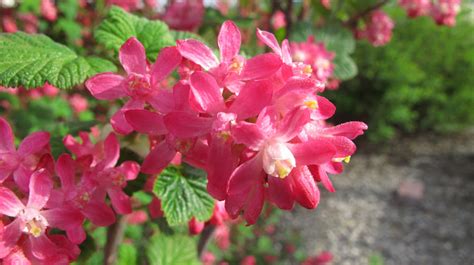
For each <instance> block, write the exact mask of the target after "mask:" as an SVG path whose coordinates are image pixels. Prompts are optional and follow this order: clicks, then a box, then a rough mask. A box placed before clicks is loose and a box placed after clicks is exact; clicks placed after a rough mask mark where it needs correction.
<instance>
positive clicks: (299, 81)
mask: <svg viewBox="0 0 474 265" xmlns="http://www.w3.org/2000/svg"><path fill="white" fill-rule="evenodd" d="M322 88H324V87H322ZM320 89H321V88H320V84H319V82H317V81H315V80H314V79H312V78H303V77H292V78H290V79H288V80H286V83H285V85H284V86H283V87H282V88H281V89H280V90H278V91H277V92H276V93H275V97H277V98H280V97H285V96H287V95H288V93H295V92H296V93H298V94H302V95H304V96H305V97H306V96H308V94H310V93H314V92H318V91H319V90H320Z"/></svg>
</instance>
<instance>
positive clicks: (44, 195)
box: [0, 169, 82, 259]
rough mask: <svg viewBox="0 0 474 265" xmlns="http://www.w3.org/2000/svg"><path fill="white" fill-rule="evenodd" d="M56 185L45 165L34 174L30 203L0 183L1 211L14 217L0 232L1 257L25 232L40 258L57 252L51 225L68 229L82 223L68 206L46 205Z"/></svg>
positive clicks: (34, 251) (8, 251)
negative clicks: (48, 233)
mask: <svg viewBox="0 0 474 265" xmlns="http://www.w3.org/2000/svg"><path fill="white" fill-rule="evenodd" d="M52 188H53V182H52V180H51V178H50V176H49V173H48V172H47V171H46V170H44V169H42V170H39V171H37V172H35V173H33V175H32V176H31V180H30V183H29V197H28V203H27V204H26V205H24V204H23V203H22V202H21V200H20V199H19V198H18V197H17V196H16V195H15V193H13V192H12V191H11V190H9V189H7V188H4V187H0V197H1V200H0V214H3V215H5V216H9V217H11V218H13V221H12V222H11V223H10V224H8V225H7V226H5V227H4V229H3V231H2V232H1V233H0V235H1V236H0V258H5V257H6V256H7V255H9V254H10V252H11V251H12V250H13V248H14V247H15V245H16V244H17V243H18V241H19V240H20V238H21V237H22V235H25V236H26V237H27V239H28V240H29V244H30V246H31V252H32V254H33V255H34V256H35V257H36V258H38V259H44V258H46V257H48V256H51V255H54V253H55V252H56V251H57V248H56V246H55V244H54V243H53V242H52V241H51V239H50V238H49V237H48V236H47V235H46V232H47V229H48V228H50V227H54V228H59V229H62V230H68V229H70V228H74V227H76V226H78V225H80V224H82V218H80V216H77V213H76V212H75V211H71V210H69V209H65V208H54V209H48V210H46V209H44V208H45V206H46V203H47V202H48V200H49V198H50V194H51V190H52Z"/></svg>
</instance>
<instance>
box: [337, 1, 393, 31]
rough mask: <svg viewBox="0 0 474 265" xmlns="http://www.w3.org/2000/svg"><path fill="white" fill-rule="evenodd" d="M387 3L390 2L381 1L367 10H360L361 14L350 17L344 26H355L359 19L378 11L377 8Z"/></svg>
mask: <svg viewBox="0 0 474 265" xmlns="http://www.w3.org/2000/svg"><path fill="white" fill-rule="evenodd" d="M388 2H390V0H382V1H380V2H378V3H376V4H374V5H373V6H369V7H368V8H366V9H364V10H362V11H361V12H359V13H357V14H355V15H354V16H352V17H351V18H350V19H349V20H347V21H346V22H345V23H344V24H346V25H347V26H355V25H356V23H357V20H359V19H360V18H362V17H364V16H366V15H367V14H369V13H370V12H372V11H374V10H375V9H378V8H380V7H382V6H384V5H386V4H388Z"/></svg>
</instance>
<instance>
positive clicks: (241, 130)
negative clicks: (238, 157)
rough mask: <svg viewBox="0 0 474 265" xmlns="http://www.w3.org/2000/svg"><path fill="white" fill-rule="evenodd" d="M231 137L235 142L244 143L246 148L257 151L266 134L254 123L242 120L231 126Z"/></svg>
mask: <svg viewBox="0 0 474 265" xmlns="http://www.w3.org/2000/svg"><path fill="white" fill-rule="evenodd" d="M232 138H233V139H234V141H235V142H236V143H238V144H244V145H245V146H247V147H248V148H250V149H252V150H254V151H257V150H259V149H260V147H261V145H262V144H263V141H264V140H265V139H266V136H265V135H264V134H263V133H262V132H261V131H260V129H259V128H258V126H257V125H256V124H255V123H249V122H245V121H244V122H239V123H237V124H236V125H234V126H232Z"/></svg>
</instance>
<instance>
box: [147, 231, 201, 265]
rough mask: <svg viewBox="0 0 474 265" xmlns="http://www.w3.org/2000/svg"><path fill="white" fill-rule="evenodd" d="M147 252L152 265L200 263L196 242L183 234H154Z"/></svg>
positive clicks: (195, 264)
mask: <svg viewBox="0 0 474 265" xmlns="http://www.w3.org/2000/svg"><path fill="white" fill-rule="evenodd" d="M146 254H147V257H148V263H149V264H150V265H198V264H200V262H199V261H198V259H197V251H196V244H195V242H194V240H193V239H192V238H190V237H187V236H183V235H175V236H165V235H156V236H153V237H152V238H151V240H150V242H149V244H148V247H147V250H146Z"/></svg>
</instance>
